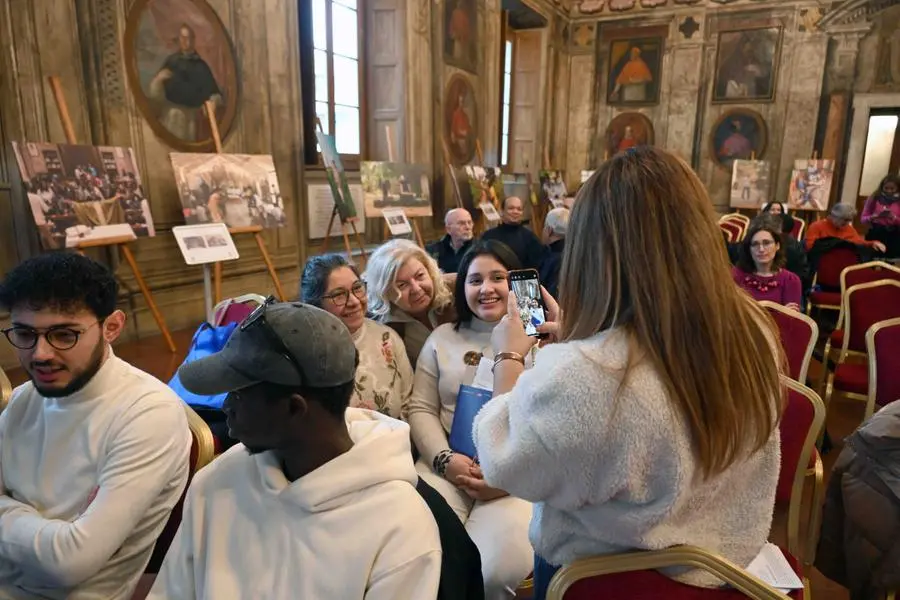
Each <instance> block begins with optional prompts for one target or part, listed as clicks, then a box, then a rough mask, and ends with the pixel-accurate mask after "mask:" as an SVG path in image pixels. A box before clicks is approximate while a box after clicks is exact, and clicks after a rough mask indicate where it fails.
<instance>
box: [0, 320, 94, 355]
mask: <svg viewBox="0 0 900 600" xmlns="http://www.w3.org/2000/svg"><path fill="white" fill-rule="evenodd" d="M99 324H100V321H97V322H96V323H92V324H91V325H89V326H88V327H87V328H85V329H84V330H83V331H79V330H77V329H72V328H71V327H51V328H49V329H34V328H31V327H24V326H22V325H16V326H14V327H9V328H7V329H3V330H0V331H2V332H3V335H5V336H6V339H7V340H9V343H10V344H12V345H13V346H15V347H16V348H18V349H19V350H32V349H33V348H34V347H35V346H37V343H38V340H39V339H40V338H41V336H43V337H44V339H45V340H47V343H48V344H50V345H51V346H52V347H53V348H56V349H57V350H71V349H72V348H74V347H75V345H76V344H77V343H78V340H79V339H81V336H82V335H84V334H85V333H86V332H87V330H88V329H90V328H91V327H93V326H94V325H99Z"/></svg>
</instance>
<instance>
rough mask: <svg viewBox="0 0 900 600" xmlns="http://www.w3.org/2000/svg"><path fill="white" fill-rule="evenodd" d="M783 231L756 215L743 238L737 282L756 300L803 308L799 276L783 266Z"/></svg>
mask: <svg viewBox="0 0 900 600" xmlns="http://www.w3.org/2000/svg"><path fill="white" fill-rule="evenodd" d="M780 239H781V236H780V232H778V231H775V230H774V229H773V228H772V227H771V226H769V225H767V224H766V222H765V221H764V220H762V219H754V220H753V222H751V223H750V230H749V231H748V232H747V236H746V237H745V238H744V241H743V242H741V247H740V252H739V254H738V260H737V265H736V266H735V267H734V268H733V269H732V271H731V274H732V276H733V277H734V282H735V283H736V284H738V286H740V287H741V288H743V289H744V291H746V292H747V293H748V294H750V295H751V296H753V297H754V298H755V299H757V300H770V301H772V302H777V303H778V304H783V305H784V306H787V307H788V308H793V309H795V310H800V294H801V291H800V290H801V284H800V278H799V277H797V276H796V275H795V274H794V273H791V272H790V271H788V270H787V269H784V268H783V267H784V261H785V257H784V252H783V251H782V249H781V243H780V242H779V241H778V240H780Z"/></svg>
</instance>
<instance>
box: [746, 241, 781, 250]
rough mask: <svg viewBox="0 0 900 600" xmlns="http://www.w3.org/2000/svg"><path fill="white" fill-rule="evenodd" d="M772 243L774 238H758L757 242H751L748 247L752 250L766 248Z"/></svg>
mask: <svg viewBox="0 0 900 600" xmlns="http://www.w3.org/2000/svg"><path fill="white" fill-rule="evenodd" d="M774 245H775V240H759V241H758V242H751V243H750V248H751V249H752V250H768V249H769V248H771V247H772V246H774Z"/></svg>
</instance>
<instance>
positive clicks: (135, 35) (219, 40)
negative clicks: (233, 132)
mask: <svg viewBox="0 0 900 600" xmlns="http://www.w3.org/2000/svg"><path fill="white" fill-rule="evenodd" d="M157 1H165V2H167V3H168V4H181V5H183V6H191V7H193V8H194V9H196V11H197V12H196V14H195V15H193V16H192V17H193V18H192V19H189V18H187V17H185V18H184V19H182V18H181V17H180V16H175V17H173V18H172V19H171V21H172V23H178V25H175V27H177V31H178V35H179V36H180V35H181V31H182V29H183V27H184V24H188V25H189V26H190V27H191V32H192V34H193V36H194V40H193V42H192V43H196V35H197V33H196V21H197V19H196V17H197V16H198V15H199V16H201V17H202V18H203V20H204V24H205V25H206V26H207V27H208V28H210V29H211V30H212V33H211V35H212V38H213V39H214V42H213V44H215V45H216V46H218V47H219V52H220V55H221V53H224V55H225V59H224V60H222V61H216V62H214V63H213V64H214V67H215V68H212V69H210V73H211V74H212V75H213V79H214V80H215V83H216V85H217V86H218V88H219V90H220V91H221V96H222V100H223V102H224V107H221V109H217V110H216V113H217V115H216V116H217V118H216V121H217V123H218V128H219V131H220V132H221V136H222V138H223V139H224V137H225V136H226V135H228V132H229V131H230V129H231V127H232V126H233V125H234V121H235V117H236V116H237V108H238V104H239V103H240V98H241V90H240V81H239V79H238V74H237V57H236V54H235V51H234V44H233V42H232V40H231V37H230V36H229V35H228V30H227V29H226V28H225V25H224V24H223V23H222V21H221V19H219V15H218V14H216V11H215V10H213V8H212V7H211V6H210V5H209V4H207V3H206V2H205V0H135V2H134V5H133V6H132V7H131V10H130V11H129V12H128V17H127V20H126V24H125V35H124V48H123V50H124V55H125V71H126V74H127V77H128V84H129V87H130V88H131V93H132V95H133V97H134V101H135V104H137V107H138V109H139V110H140V112H141V114H142V115H143V117H144V119H146V120H147V123H148V124H149V125H150V128H151V129H152V130H153V133H155V134H156V135H157V137H159V138H160V139H162V140H163V141H164V142H165V143H166V144H167V145H168V146H170V147H172V148H174V149H176V150H181V151H184V152H214V151H215V142H214V140H213V135H212V132H207V131H205V127H207V126H208V121H207V118H206V115H205V112H204V111H205V108H204V106H203V104H202V103H201V105H200V106H198V107H196V109H195V110H196V113H197V114H196V115H194V116H195V119H194V121H195V123H194V127H196V128H198V129H197V131H198V132H203V138H202V139H196V140H190V139H185V138H184V137H182V136H179V135H177V134H176V133H174V132H173V131H172V130H171V129H170V128H169V126H167V125H165V124H164V123H163V120H162V118H161V117H163V114H162V113H161V110H165V109H166V107H165V104H166V102H162V103H161V102H159V101H154V100H152V99H151V98H150V97H149V95H148V90H149V89H151V88H152V87H153V85H154V84H153V81H155V80H156V76H154V78H153V80H151V81H149V82H147V81H145V75H146V73H147V72H146V71H142V68H141V65H140V64H139V55H140V54H143V53H142V52H139V51H138V48H136V44H137V43H139V42H140V41H141V28H142V26H144V20H145V19H146V18H147V12H148V10H150V9H151V8H152V7H151V5H152V4H153V3H154V2H157ZM191 21H193V23H194V24H191ZM170 29H171V28H170ZM157 33H158V32H157ZM174 41H178V38H177V37H176V39H175V40H174ZM155 42H156V43H157V44H158V45H157V48H156V51H157V52H156V53H157V54H159V51H160V50H162V49H163V48H165V50H166V51H167V52H169V53H170V55H169V56H170V58H171V57H173V56H174V55H175V54H176V52H177V51H178V47H177V46H175V45H174V43H173V40H171V39H161V38H159V37H158V38H157V39H156V40H155ZM208 44H209V42H206V43H204V44H203V45H204V46H205V45H208ZM194 48H195V50H196V48H197V46H195V47H194ZM198 54H199V52H198ZM200 56H201V58H203V61H202V62H203V63H204V64H205V65H207V68H209V66H208V64H207V63H206V60H207V59H208V58H209V57H208V56H204V55H203V54H201V55H200ZM167 61H168V59H166V61H164V62H162V63H160V65H159V66H158V67H154V68H157V75H158V73H159V71H162V70H163V65H164V64H166V62H167ZM216 75H218V77H216ZM220 79H221V81H220ZM159 85H165V81H164V82H162V83H160V84H159ZM166 95H168V90H166ZM214 96H215V94H214V95H213V96H210V98H212V97H214ZM208 99H209V98H207V99H205V100H208ZM161 104H162V107H161V106H160V105H161ZM171 104H173V105H174V103H171ZM190 108H194V107H190Z"/></svg>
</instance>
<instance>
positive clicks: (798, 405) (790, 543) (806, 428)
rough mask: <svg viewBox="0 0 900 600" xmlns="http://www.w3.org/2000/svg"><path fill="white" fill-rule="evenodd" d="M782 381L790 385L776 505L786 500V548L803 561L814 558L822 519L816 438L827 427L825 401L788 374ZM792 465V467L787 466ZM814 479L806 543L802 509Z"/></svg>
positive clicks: (782, 427)
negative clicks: (805, 492) (808, 483)
mask: <svg viewBox="0 0 900 600" xmlns="http://www.w3.org/2000/svg"><path fill="white" fill-rule="evenodd" d="M781 383H782V384H783V385H784V386H785V387H786V388H787V390H788V394H787V405H786V406H785V410H784V413H783V414H782V418H781V422H780V423H779V426H778V428H779V431H780V434H781V471H780V472H779V475H778V487H777V489H776V492H775V504H776V506H778V505H779V504H780V505H784V504H785V503H787V507H788V519H787V526H786V528H787V531H786V533H787V548H786V549H787V551H788V552H789V553H790V554H791V555H792V556H794V557H797V558H798V559H799V560H800V561H801V562H802V563H803V564H805V565H812V564H813V562H814V561H815V553H816V545H817V543H818V537H819V524H820V522H821V520H822V497H823V494H824V493H825V482H824V477H825V473H824V467H823V465H822V457H821V456H820V455H819V452H818V450H817V449H816V440H818V439H819V436H820V434H821V432H822V430H823V429H824V427H825V404H824V403H823V402H822V398H820V397H819V395H818V394H817V393H816V392H815V391H814V390H812V389H811V388H809V387H807V386H805V385H803V384H801V383H798V382H797V381H794V380H793V379H791V378H790V377H787V376H785V375H782V376H781ZM789 465H793V468H792V469H789V468H788V466H789ZM809 477H812V479H813V493H812V501H811V502H810V506H809V514H808V515H807V531H806V534H807V535H806V543H805V546H801V544H800V512H801V510H802V508H803V489H804V487H805V485H806V480H807V478H809Z"/></svg>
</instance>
